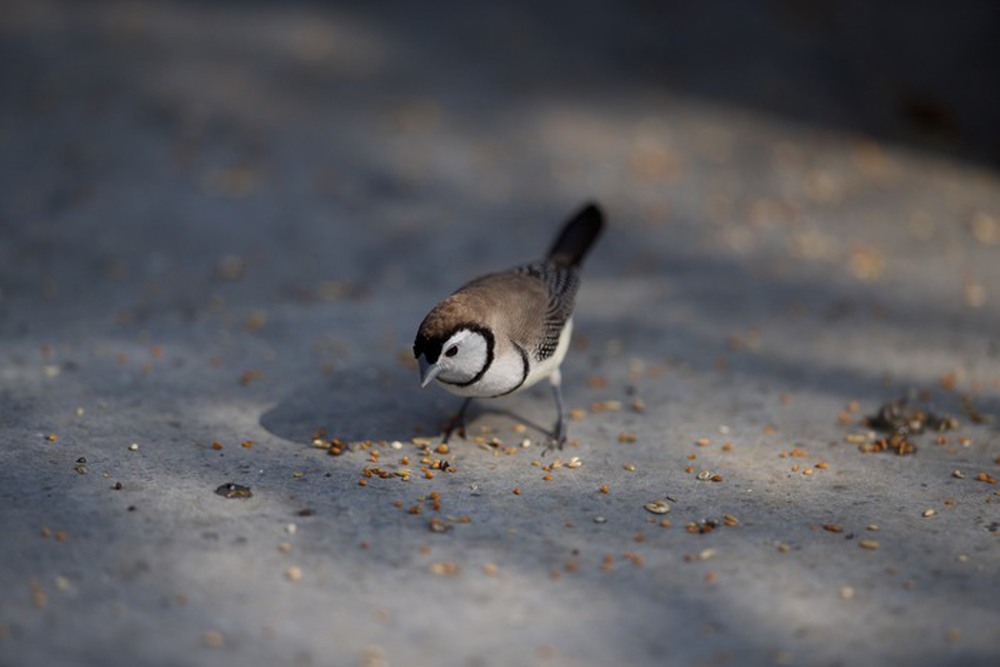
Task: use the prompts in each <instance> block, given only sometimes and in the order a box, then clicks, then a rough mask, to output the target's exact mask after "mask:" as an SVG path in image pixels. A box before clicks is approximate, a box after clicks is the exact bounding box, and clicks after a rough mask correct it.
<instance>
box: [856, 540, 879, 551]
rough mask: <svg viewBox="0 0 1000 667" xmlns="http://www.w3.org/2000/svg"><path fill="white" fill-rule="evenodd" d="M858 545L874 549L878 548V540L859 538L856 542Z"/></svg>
mask: <svg viewBox="0 0 1000 667" xmlns="http://www.w3.org/2000/svg"><path fill="white" fill-rule="evenodd" d="M858 546H859V547H861V548H862V549H870V550H872V551H874V550H875V549H878V547H879V544H878V540H861V541H859V542H858Z"/></svg>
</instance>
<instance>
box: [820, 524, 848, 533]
mask: <svg viewBox="0 0 1000 667" xmlns="http://www.w3.org/2000/svg"><path fill="white" fill-rule="evenodd" d="M823 530H825V531H827V532H830V533H842V532H844V527H843V526H841V525H840V524H838V523H828V524H824V526H823Z"/></svg>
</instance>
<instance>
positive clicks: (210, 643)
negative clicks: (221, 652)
mask: <svg viewBox="0 0 1000 667" xmlns="http://www.w3.org/2000/svg"><path fill="white" fill-rule="evenodd" d="M202 642H203V643H204V644H205V646H206V647H207V648H222V647H223V646H225V645H226V640H225V638H224V637H223V636H222V633H221V632H219V631H218V630H209V631H208V632H206V633H205V634H204V635H202Z"/></svg>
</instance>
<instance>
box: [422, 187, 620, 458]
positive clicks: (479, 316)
mask: <svg viewBox="0 0 1000 667" xmlns="http://www.w3.org/2000/svg"><path fill="white" fill-rule="evenodd" d="M603 226H604V216H603V214H602V213H601V209H600V208H598V206H597V205H596V204H587V205H586V206H584V207H583V208H582V209H581V210H580V211H579V212H577V213H576V215H574V216H573V217H572V218H570V220H569V221H568V222H567V223H566V225H565V226H564V227H563V229H562V232H561V233H560V234H559V236H558V237H557V238H556V241H555V243H553V244H552V248H551V249H550V250H549V253H548V255H546V256H545V258H544V259H541V260H539V261H536V262H532V263H530V264H524V265H522V266H517V267H515V268H513V269H510V270H509V271H504V272H501V273H491V274H489V275H485V276H483V277H481V278H476V279H475V280H473V281H471V282H469V283H467V284H466V285H464V286H463V287H461V288H460V289H459V290H458V291H456V292H455V293H454V294H452V295H451V296H449V297H448V298H446V299H445V300H444V301H442V302H441V303H439V304H438V305H437V306H435V307H434V309H433V310H431V312H430V313H429V314H428V315H427V317H425V318H424V321H423V322H422V323H421V325H420V329H419V330H418V331H417V338H416V340H415V341H414V343H413V356H415V357H416V358H417V361H418V362H419V364H420V385H421V386H422V387H426V386H427V385H428V384H430V382H431V381H432V380H437V381H438V382H439V383H440V384H441V386H443V387H444V388H445V389H447V390H448V391H450V392H451V393H453V394H457V395H459V396H465V397H466V399H465V401H464V402H463V403H462V407H461V408H460V409H459V411H458V415H456V417H455V418H454V419H453V420H452V422H451V425H450V426H449V428H448V430H447V431H446V432H445V435H444V441H445V442H447V441H448V438H449V437H450V436H451V433H452V431H453V430H454V428H455V426H464V419H465V412H466V409H467V408H468V407H469V403H470V402H471V401H472V399H473V398H496V397H499V396H507V395H508V394H513V393H515V392H518V391H521V390H522V389H527V388H528V387H530V386H532V385H534V384H535V383H536V382H538V381H539V380H542V379H544V378H548V379H549V382H551V384H552V387H553V392H554V394H555V399H556V407H557V409H558V411H559V418H558V420H557V421H556V425H555V429H554V432H553V434H552V444H554V445H556V446H558V447H560V448H561V447H562V446H563V444H564V443H565V442H566V417H565V412H564V409H563V402H562V390H561V389H560V385H561V382H562V378H561V375H560V373H559V365H560V364H561V363H562V360H563V357H565V356H566V351H567V350H568V349H569V341H570V336H571V335H572V332H573V303H574V299H575V297H576V291H577V288H578V287H579V285H580V265H581V263H582V262H583V259H584V257H585V256H586V255H587V252H588V251H589V250H590V248H591V246H593V244H594V242H595V241H596V240H597V237H598V236H599V235H600V233H601V229H602V227H603Z"/></svg>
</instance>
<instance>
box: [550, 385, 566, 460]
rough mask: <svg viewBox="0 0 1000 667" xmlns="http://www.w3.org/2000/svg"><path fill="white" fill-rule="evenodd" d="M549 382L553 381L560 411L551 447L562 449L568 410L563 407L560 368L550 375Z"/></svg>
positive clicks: (553, 390) (557, 406)
mask: <svg viewBox="0 0 1000 667" xmlns="http://www.w3.org/2000/svg"><path fill="white" fill-rule="evenodd" d="M549 382H551V383H552V393H553V394H555V397H556V410H558V412H559V416H558V418H557V419H556V425H555V429H554V432H553V434H552V441H551V443H550V444H549V447H550V448H552V447H556V448H558V449H562V448H563V446H564V445H565V444H566V410H565V409H564V408H563V400H562V373H560V372H559V369H556V370H555V372H554V373H552V375H550V376H549Z"/></svg>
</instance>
